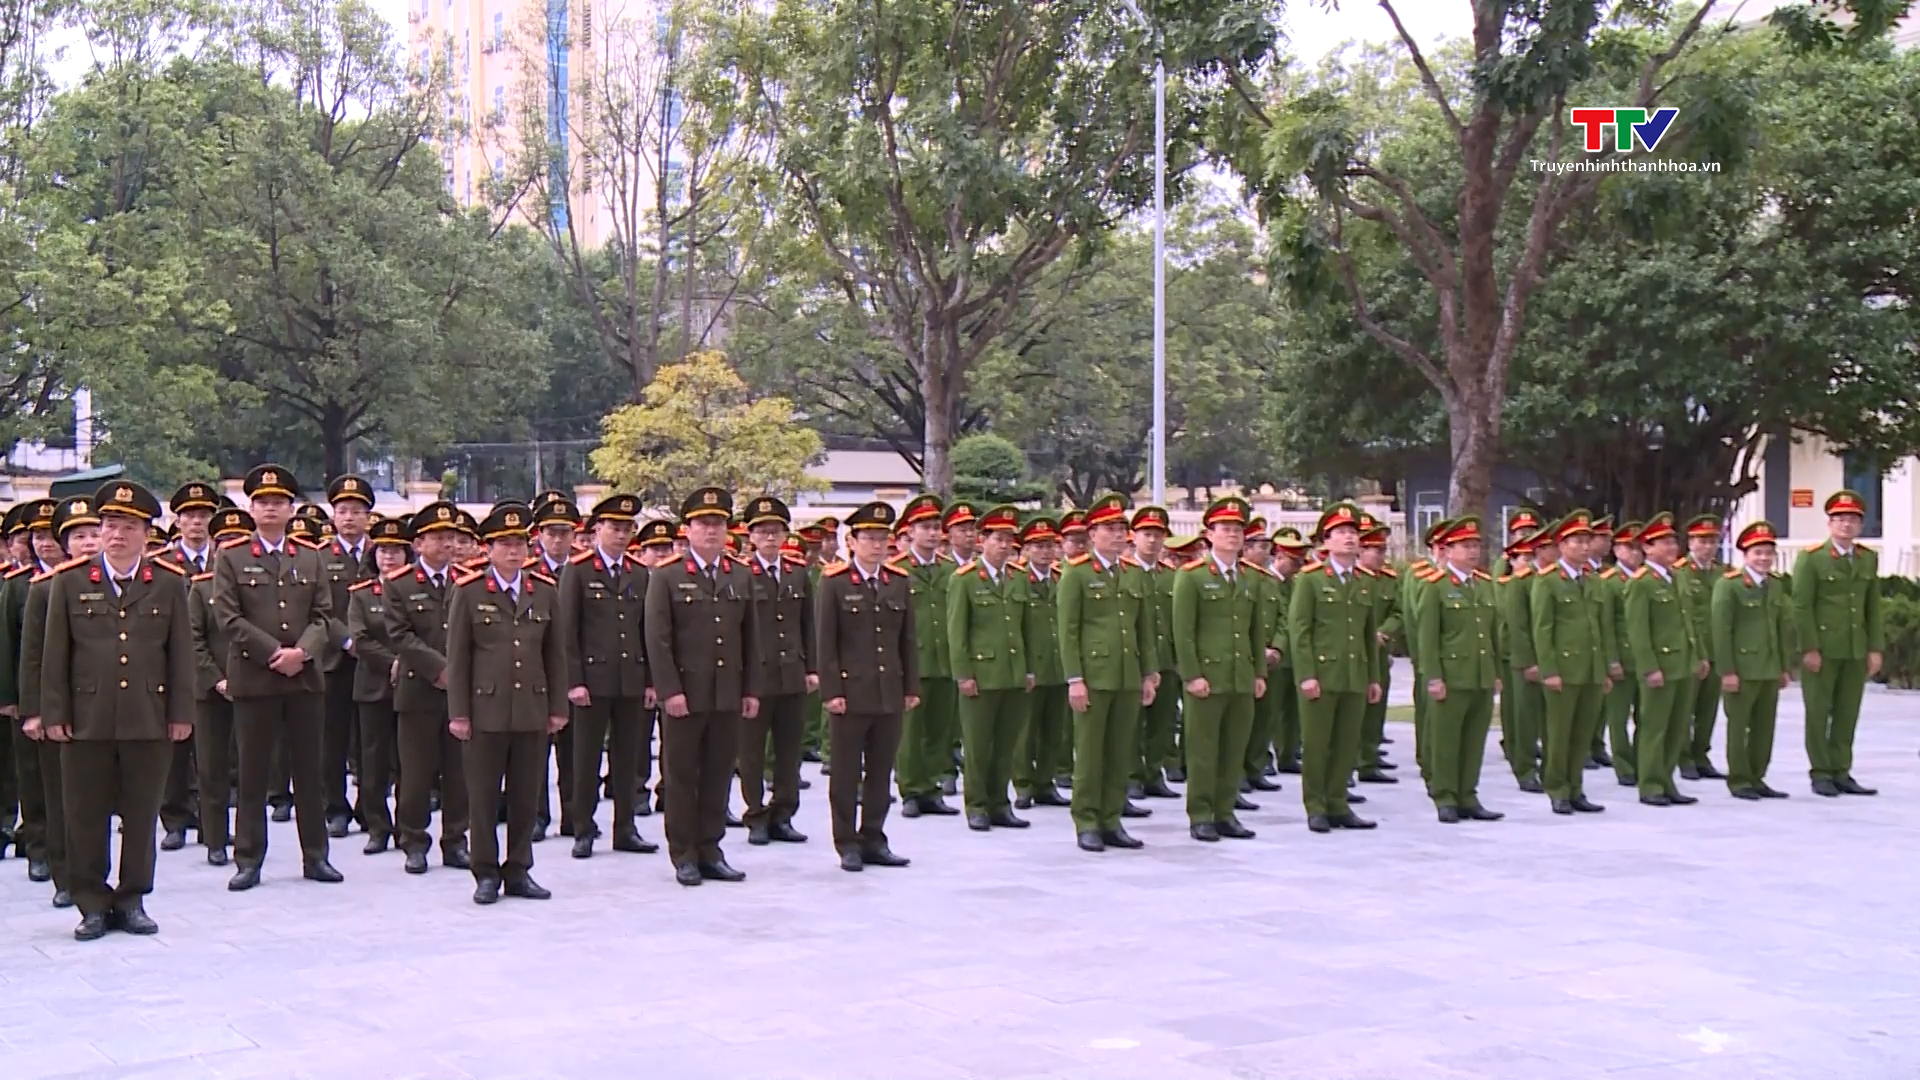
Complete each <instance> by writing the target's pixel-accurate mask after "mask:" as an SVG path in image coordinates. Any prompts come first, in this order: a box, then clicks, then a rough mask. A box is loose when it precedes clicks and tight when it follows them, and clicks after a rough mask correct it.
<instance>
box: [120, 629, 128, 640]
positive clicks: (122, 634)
mask: <svg viewBox="0 0 1920 1080" xmlns="http://www.w3.org/2000/svg"><path fill="white" fill-rule="evenodd" d="M120 640H121V641H125V640H127V632H126V631H125V630H122V631H120Z"/></svg>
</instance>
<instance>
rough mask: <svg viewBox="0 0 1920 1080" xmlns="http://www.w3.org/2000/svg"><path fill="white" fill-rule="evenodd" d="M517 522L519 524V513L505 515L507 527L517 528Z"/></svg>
mask: <svg viewBox="0 0 1920 1080" xmlns="http://www.w3.org/2000/svg"><path fill="white" fill-rule="evenodd" d="M519 524H520V515H519V514H508V515H507V527H508V528H509V529H512V528H517V527H518V526H519Z"/></svg>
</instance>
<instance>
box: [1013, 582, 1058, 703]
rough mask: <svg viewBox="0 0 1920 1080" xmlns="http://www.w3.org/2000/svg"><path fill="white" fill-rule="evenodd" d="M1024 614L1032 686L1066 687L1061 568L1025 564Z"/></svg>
mask: <svg viewBox="0 0 1920 1080" xmlns="http://www.w3.org/2000/svg"><path fill="white" fill-rule="evenodd" d="M1026 574H1027V614H1026V625H1025V626H1024V627H1022V631H1023V633H1024V634H1025V636H1026V642H1027V662H1028V665H1029V666H1031V667H1032V668H1033V685H1035V686H1065V685H1066V684H1067V674H1066V672H1065V671H1064V670H1062V669H1061V666H1060V605H1059V602H1058V593H1059V590H1060V568H1059V567H1058V566H1057V565H1056V566H1051V567H1048V568H1047V569H1046V570H1044V571H1042V570H1041V569H1040V568H1039V567H1037V566H1034V565H1032V564H1028V565H1027V568H1026Z"/></svg>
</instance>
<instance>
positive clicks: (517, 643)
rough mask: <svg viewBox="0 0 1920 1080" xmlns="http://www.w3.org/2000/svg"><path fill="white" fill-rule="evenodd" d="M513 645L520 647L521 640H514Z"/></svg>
mask: <svg viewBox="0 0 1920 1080" xmlns="http://www.w3.org/2000/svg"><path fill="white" fill-rule="evenodd" d="M513 647H514V648H516V649H517V648H519V647H520V642H519V641H518V640H517V639H516V640H515V641H514V643H513Z"/></svg>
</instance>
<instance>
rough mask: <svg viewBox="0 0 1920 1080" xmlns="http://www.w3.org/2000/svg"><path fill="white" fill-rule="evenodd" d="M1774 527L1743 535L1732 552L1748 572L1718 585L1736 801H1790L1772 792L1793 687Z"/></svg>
mask: <svg viewBox="0 0 1920 1080" xmlns="http://www.w3.org/2000/svg"><path fill="white" fill-rule="evenodd" d="M1776 539H1777V538H1776V535H1775V533H1774V529H1773V523H1772V522H1769V521H1764V520H1762V521H1756V522H1753V523H1752V524H1750V525H1748V526H1747V527H1746V528H1744V529H1741V530H1740V535H1739V538H1738V539H1737V540H1735V541H1734V546H1735V547H1737V548H1739V549H1740V552H1741V555H1742V559H1743V561H1744V562H1745V565H1744V566H1742V567H1741V568H1740V569H1737V570H1734V569H1729V570H1727V571H1726V572H1725V573H1723V574H1721V575H1720V580H1719V581H1717V582H1715V583H1714V586H1713V600H1712V612H1711V619H1710V631H1709V640H1710V641H1711V643H1712V651H1713V670H1714V672H1715V674H1716V675H1718V676H1719V682H1720V690H1721V695H1722V700H1723V701H1725V702H1726V706H1727V790H1728V791H1729V792H1731V793H1732V795H1733V797H1734V798H1736V799H1744V800H1747V801H1757V800H1759V799H1784V798H1786V797H1787V793H1786V792H1784V791H1778V790H1775V789H1774V788H1771V787H1768V786H1767V765H1768V763H1769V762H1771V761H1772V760H1773V722H1774V717H1775V714H1776V713H1777V711H1778V710H1779V707H1780V688H1781V687H1783V686H1785V685H1787V684H1788V683H1790V682H1792V681H1793V675H1792V672H1791V671H1790V670H1789V667H1790V665H1791V664H1792V663H1793V656H1794V653H1795V650H1794V627H1793V600H1792V597H1790V596H1789V595H1788V592H1787V586H1786V584H1785V583H1784V582H1782V581H1781V580H1780V579H1779V578H1777V577H1775V576H1774V574H1773V567H1774V560H1775V558H1776V556H1777V553H1778V550H1779V549H1778V546H1777V544H1776Z"/></svg>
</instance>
